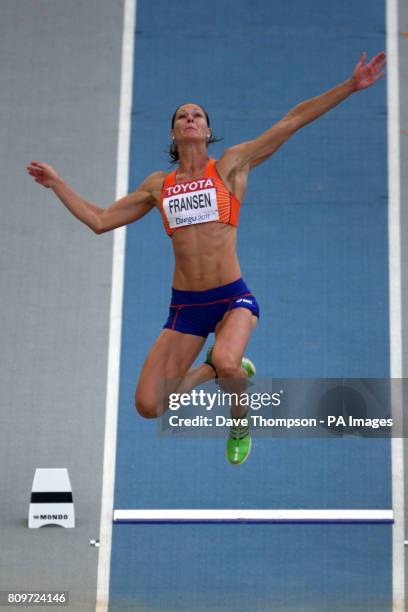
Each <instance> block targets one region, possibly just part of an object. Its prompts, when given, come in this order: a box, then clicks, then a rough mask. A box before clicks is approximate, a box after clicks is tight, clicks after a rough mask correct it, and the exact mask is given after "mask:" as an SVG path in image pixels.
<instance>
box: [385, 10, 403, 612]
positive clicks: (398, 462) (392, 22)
mask: <svg viewBox="0 0 408 612" xmlns="http://www.w3.org/2000/svg"><path fill="white" fill-rule="evenodd" d="M398 41H399V31H398V0H387V56H388V57H387V72H388V78H387V83H388V87H387V102H388V194H389V203H388V244H389V247H388V248H389V260H388V261H389V296H390V298H389V299H390V376H391V378H402V325H401V243H400V240H401V235H400V234H401V222H400V121H399V67H398ZM391 389H392V398H391V399H392V404H391V405H392V410H393V418H394V419H395V421H396V422H399V423H401V425H402V419H403V411H402V408H403V404H402V397H401V393H400V392H399V385H398V384H397V383H394V384H392V385H391ZM391 444H392V446H391V457H392V505H393V509H394V513H395V525H394V529H393V542H392V544H393V553H392V556H393V559H392V561H393V572H392V576H393V610H394V612H397V611H398V612H399V611H403V610H405V603H404V600H405V550H404V455H403V453H404V444H403V439H402V438H392V442H391Z"/></svg>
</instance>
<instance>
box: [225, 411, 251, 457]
mask: <svg viewBox="0 0 408 612" xmlns="http://www.w3.org/2000/svg"><path fill="white" fill-rule="evenodd" d="M242 418H243V419H244V418H246V419H248V423H249V417H248V415H245V417H242ZM251 444H252V440H251V435H250V433H249V425H234V426H233V427H230V433H229V438H228V440H227V459H228V461H229V462H230V463H232V464H233V465H241V463H244V461H246V460H247V459H248V456H249V453H250V450H251Z"/></svg>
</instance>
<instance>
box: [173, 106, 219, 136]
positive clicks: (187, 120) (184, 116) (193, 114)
mask: <svg viewBox="0 0 408 612" xmlns="http://www.w3.org/2000/svg"><path fill="white" fill-rule="evenodd" d="M171 136H172V137H174V138H175V139H176V141H177V142H182V141H186V140H187V141H188V140H193V141H197V140H204V141H205V142H207V141H208V139H209V138H210V136H211V130H210V128H209V127H208V125H207V118H206V116H205V113H204V111H203V109H202V108H200V106H198V105H197V104H184V105H183V106H180V108H179V109H177V113H176V116H175V118H174V127H173V129H172V130H171Z"/></svg>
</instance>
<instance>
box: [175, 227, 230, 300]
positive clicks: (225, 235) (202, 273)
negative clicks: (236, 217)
mask: <svg viewBox="0 0 408 612" xmlns="http://www.w3.org/2000/svg"><path fill="white" fill-rule="evenodd" d="M236 236H237V230H236V228H235V227H232V226H231V225H226V224H225V223H219V222H217V221H213V222H210V223H201V224H199V225H191V226H190V227H181V228H180V229H178V230H177V231H175V232H174V234H173V236H172V238H171V240H172V242H173V252H174V257H175V267H174V273H173V287H174V288H175V289H181V290H186V291H205V290H206V289H212V288H213V287H219V286H221V285H226V284H228V283H232V282H233V281H235V280H237V279H238V278H240V276H241V270H240V267H239V263H238V257H237V253H236Z"/></svg>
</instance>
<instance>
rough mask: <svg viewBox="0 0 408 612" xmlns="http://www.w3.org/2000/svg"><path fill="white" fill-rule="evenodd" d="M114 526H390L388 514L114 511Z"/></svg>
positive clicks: (256, 511) (372, 511)
mask: <svg viewBox="0 0 408 612" xmlns="http://www.w3.org/2000/svg"><path fill="white" fill-rule="evenodd" d="M113 520H114V522H115V523H242V522H247V523H392V522H393V512H392V510H365V509H362V510H360V509H356V510H348V509H347V510H345V509H338V510H321V509H317V510H310V509H307V510H293V509H290V510H284V509H282V510H242V509H241V510H240V509H238V510H237V509H228V510H227V509H226V510H220V509H217V510H213V509H211V510H210V509H190V510H184V509H177V510H174V509H160V510H131V509H127V510H115V511H114V513H113Z"/></svg>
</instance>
